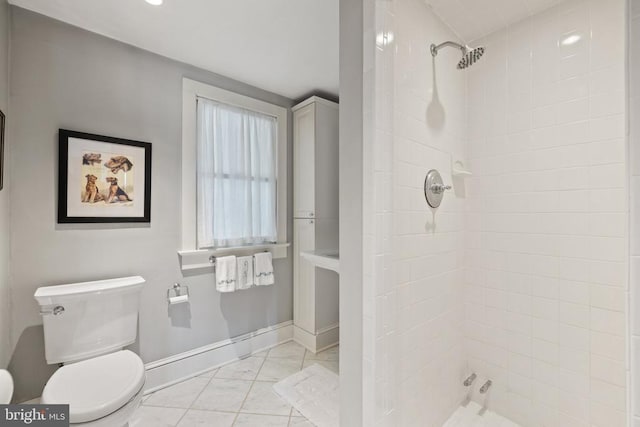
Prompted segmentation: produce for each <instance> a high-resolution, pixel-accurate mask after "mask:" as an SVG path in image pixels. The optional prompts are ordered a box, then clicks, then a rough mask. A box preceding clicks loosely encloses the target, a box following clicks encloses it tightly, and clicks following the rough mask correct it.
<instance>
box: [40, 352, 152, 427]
mask: <svg viewBox="0 0 640 427" xmlns="http://www.w3.org/2000/svg"><path fill="white" fill-rule="evenodd" d="M144 381H145V373H144V365H143V363H142V360H140V358H139V357H138V356H137V355H136V354H135V353H133V352H131V351H129V350H121V351H118V352H116V353H111V354H107V355H105V356H100V357H94V358H92V359H88V360H84V361H82V362H77V363H73V364H71V365H67V366H63V367H62V368H60V369H58V370H57V371H56V372H55V373H54V374H53V376H52V377H51V378H50V379H49V381H48V382H47V385H46V386H45V388H44V390H43V392H42V398H41V399H40V402H41V403H43V404H60V403H61V404H68V405H69V422H70V423H71V425H74V426H75V425H82V426H92V427H97V426H103V425H104V426H124V425H126V423H127V421H128V419H129V418H130V417H131V416H132V415H133V412H135V410H136V409H137V407H138V406H139V404H140V402H141V400H142V390H143V386H144Z"/></svg>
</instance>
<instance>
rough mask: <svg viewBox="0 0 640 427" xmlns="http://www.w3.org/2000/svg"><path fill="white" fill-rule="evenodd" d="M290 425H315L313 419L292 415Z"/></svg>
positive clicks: (297, 426) (299, 426)
mask: <svg viewBox="0 0 640 427" xmlns="http://www.w3.org/2000/svg"><path fill="white" fill-rule="evenodd" d="M289 427H315V426H314V425H313V424H312V423H311V421H309V420H308V419H306V418H305V417H291V420H290V421H289Z"/></svg>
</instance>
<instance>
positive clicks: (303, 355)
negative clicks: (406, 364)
mask: <svg viewBox="0 0 640 427" xmlns="http://www.w3.org/2000/svg"><path fill="white" fill-rule="evenodd" d="M314 363H317V364H319V365H322V366H324V367H326V368H328V369H331V370H333V371H334V372H336V373H337V372H338V347H333V348H330V349H328V350H325V351H323V352H320V353H318V354H313V353H311V352H309V351H307V350H305V349H304V347H302V346H300V345H298V344H296V343H294V342H293V341H290V342H287V343H285V344H281V345H279V346H277V347H274V348H272V349H270V350H268V351H264V352H262V353H258V354H255V355H252V356H251V357H248V358H246V359H243V360H240V361H237V362H233V363H231V364H229V365H225V366H223V367H221V368H219V369H213V370H211V371H209V372H207V373H205V374H202V375H200V376H198V377H195V378H191V379H189V380H186V381H183V382H181V383H178V384H175V385H172V386H170V387H167V388H164V389H162V390H159V391H157V392H155V393H152V394H150V395H148V396H145V398H144V400H143V402H142V406H141V407H140V408H139V409H138V412H137V413H136V415H135V416H134V418H133V419H132V420H131V421H130V422H129V425H130V427H175V426H177V427H192V426H208V427H218V426H219V427H229V426H245V427H280V426H282V427H287V426H296V427H312V426H313V424H311V423H310V422H309V421H308V420H307V419H306V418H304V417H303V416H302V415H301V414H300V413H299V412H297V411H296V410H295V409H293V408H292V407H291V406H289V404H287V402H285V401H284V400H282V399H281V398H280V397H279V396H278V395H277V394H276V393H275V392H274V391H273V384H275V383H276V382H278V381H280V380H282V379H284V378H286V377H288V376H289V375H291V374H294V373H296V372H298V371H300V370H301V369H303V368H306V367H308V366H311V365H313V364H314Z"/></svg>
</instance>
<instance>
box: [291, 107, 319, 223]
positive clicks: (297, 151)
mask: <svg viewBox="0 0 640 427" xmlns="http://www.w3.org/2000/svg"><path fill="white" fill-rule="evenodd" d="M314 215H315V105H314V104H310V105H307V106H306V107H304V108H301V109H300V110H298V111H296V112H295V113H294V115H293V216H294V218H313V217H314Z"/></svg>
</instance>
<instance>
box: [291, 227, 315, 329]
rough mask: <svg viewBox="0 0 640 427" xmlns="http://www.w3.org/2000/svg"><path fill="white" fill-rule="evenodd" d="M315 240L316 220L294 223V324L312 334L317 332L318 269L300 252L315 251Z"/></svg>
mask: <svg viewBox="0 0 640 427" xmlns="http://www.w3.org/2000/svg"><path fill="white" fill-rule="evenodd" d="M315 240H316V226H315V220H313V219H296V220H294V221H293V323H294V324H295V325H296V326H298V327H300V328H302V329H304V330H306V331H307V332H311V333H312V334H315V332H316V331H315V329H316V315H315V295H316V274H315V271H316V268H315V266H314V265H313V264H311V263H310V262H309V261H307V260H306V259H304V258H302V257H301V256H300V252H304V251H312V250H314V249H315Z"/></svg>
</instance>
